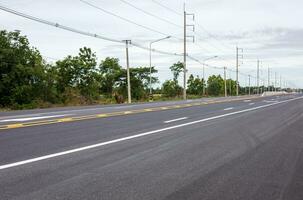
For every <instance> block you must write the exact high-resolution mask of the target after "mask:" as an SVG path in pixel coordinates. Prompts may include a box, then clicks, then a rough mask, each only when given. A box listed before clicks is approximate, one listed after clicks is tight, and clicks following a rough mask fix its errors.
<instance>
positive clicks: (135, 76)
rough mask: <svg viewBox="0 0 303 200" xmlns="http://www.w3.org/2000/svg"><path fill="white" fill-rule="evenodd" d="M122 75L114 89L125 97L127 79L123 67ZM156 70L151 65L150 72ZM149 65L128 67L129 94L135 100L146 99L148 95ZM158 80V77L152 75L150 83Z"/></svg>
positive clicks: (155, 71) (153, 72)
mask: <svg viewBox="0 0 303 200" xmlns="http://www.w3.org/2000/svg"><path fill="white" fill-rule="evenodd" d="M122 71H123V73H122V74H123V76H122V77H121V78H120V81H119V82H117V83H116V85H117V87H116V90H118V91H119V94H123V96H124V97H125V98H126V97H127V79H126V75H127V72H126V69H123V70H122ZM157 72H158V71H157V70H156V69H155V68H154V67H152V74H155V73H157ZM149 75H150V69H149V67H138V68H130V83H131V95H132V98H134V99H136V100H140V99H146V98H147V97H148V90H149ZM156 82H158V78H157V77H155V76H154V75H152V83H156Z"/></svg>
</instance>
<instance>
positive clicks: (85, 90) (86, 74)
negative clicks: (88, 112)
mask: <svg viewBox="0 0 303 200" xmlns="http://www.w3.org/2000/svg"><path fill="white" fill-rule="evenodd" d="M96 60H97V58H96V55H95V53H93V52H92V51H91V49H90V48H87V47H84V48H81V49H80V52H79V54H78V56H74V57H72V56H67V57H66V58H65V59H63V60H62V61H57V63H56V71H57V74H58V76H57V77H58V79H57V87H58V91H59V92H60V93H61V94H62V100H63V102H66V101H67V100H68V99H69V96H71V95H72V96H73V95H76V96H77V95H81V97H84V98H85V100H86V101H90V102H91V101H92V100H96V99H98V97H99V88H100V76H99V74H98V71H97V67H96V66H97V61H96ZM78 93H79V94H78ZM66 95H67V97H66Z"/></svg>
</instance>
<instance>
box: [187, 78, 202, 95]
mask: <svg viewBox="0 0 303 200" xmlns="http://www.w3.org/2000/svg"><path fill="white" fill-rule="evenodd" d="M187 86H188V87H187V91H188V94H193V95H202V94H203V88H204V87H205V84H204V80H203V79H200V78H199V77H198V76H197V77H196V78H195V77H194V76H193V75H192V74H191V75H190V76H189V78H188V81H187Z"/></svg>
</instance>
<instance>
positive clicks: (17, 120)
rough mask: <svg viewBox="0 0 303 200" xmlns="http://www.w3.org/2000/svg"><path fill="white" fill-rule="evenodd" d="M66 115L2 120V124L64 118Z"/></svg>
mask: <svg viewBox="0 0 303 200" xmlns="http://www.w3.org/2000/svg"><path fill="white" fill-rule="evenodd" d="M64 116H66V115H50V116H41V117H27V118H15V119H4V120H0V122H25V121H31V120H37V119H47V118H55V117H64Z"/></svg>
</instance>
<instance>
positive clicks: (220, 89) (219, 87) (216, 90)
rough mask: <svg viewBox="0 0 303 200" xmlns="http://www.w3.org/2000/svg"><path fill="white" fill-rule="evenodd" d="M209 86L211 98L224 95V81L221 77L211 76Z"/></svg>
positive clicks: (208, 81)
mask: <svg viewBox="0 0 303 200" xmlns="http://www.w3.org/2000/svg"><path fill="white" fill-rule="evenodd" d="M207 85H208V88H207V91H208V94H209V95H211V96H219V95H223V93H224V80H223V78H222V77H221V76H220V75H218V76H216V75H213V76H210V77H209V78H208V80H207Z"/></svg>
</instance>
